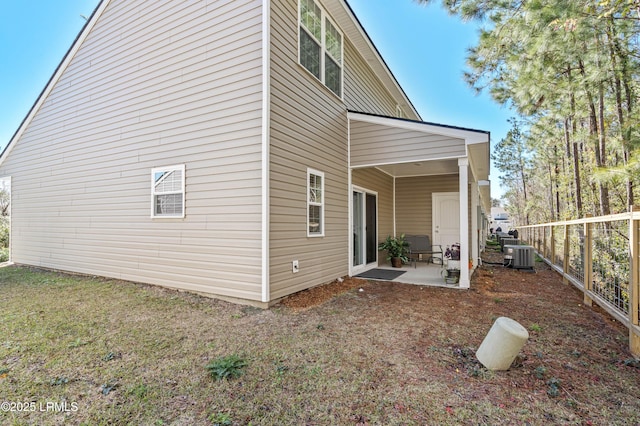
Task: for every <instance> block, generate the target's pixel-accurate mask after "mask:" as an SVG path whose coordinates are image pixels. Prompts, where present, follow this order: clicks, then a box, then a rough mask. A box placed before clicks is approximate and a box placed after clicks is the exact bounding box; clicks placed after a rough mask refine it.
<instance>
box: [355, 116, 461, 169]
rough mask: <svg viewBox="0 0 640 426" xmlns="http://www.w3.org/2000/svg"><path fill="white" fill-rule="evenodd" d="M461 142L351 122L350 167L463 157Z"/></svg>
mask: <svg viewBox="0 0 640 426" xmlns="http://www.w3.org/2000/svg"><path fill="white" fill-rule="evenodd" d="M465 153H466V151H465V142H464V140H462V139H452V138H451V137H449V136H441V135H436V134H425V133H422V132H417V131H414V130H407V129H402V128H399V127H398V128H396V127H389V126H382V125H377V124H371V123H366V122H359V121H352V122H351V166H353V167H358V166H366V165H371V164H391V163H406V162H411V161H416V160H430V159H440V158H457V157H461V156H465V155H466V154H465Z"/></svg>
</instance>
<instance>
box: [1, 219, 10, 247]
mask: <svg viewBox="0 0 640 426" xmlns="http://www.w3.org/2000/svg"><path fill="white" fill-rule="evenodd" d="M0 247H2V248H7V247H9V217H7V216H0Z"/></svg>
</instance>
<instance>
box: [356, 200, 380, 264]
mask: <svg viewBox="0 0 640 426" xmlns="http://www.w3.org/2000/svg"><path fill="white" fill-rule="evenodd" d="M352 196H353V218H352V219H353V257H352V265H353V268H354V270H355V271H358V270H364V269H366V267H367V265H371V264H373V265H375V264H376V263H377V261H378V223H377V218H378V212H377V208H378V207H377V206H378V201H377V195H376V194H375V193H371V192H367V191H365V190H359V189H354V190H353V194H352Z"/></svg>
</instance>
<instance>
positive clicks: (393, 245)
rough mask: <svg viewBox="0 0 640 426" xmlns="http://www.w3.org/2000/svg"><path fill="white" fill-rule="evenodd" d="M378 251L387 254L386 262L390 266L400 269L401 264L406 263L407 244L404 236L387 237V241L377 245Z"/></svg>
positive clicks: (407, 260)
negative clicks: (387, 261)
mask: <svg viewBox="0 0 640 426" xmlns="http://www.w3.org/2000/svg"><path fill="white" fill-rule="evenodd" d="M378 250H380V251H386V252H387V260H390V261H391V266H393V267H394V268H400V267H401V266H402V264H403V263H408V262H409V258H408V257H407V254H408V253H409V243H408V242H407V241H406V240H405V239H404V234H402V235H400V236H399V237H392V236H391V235H389V236H387V239H386V240H384V241H383V242H381V243H380V244H379V245H378Z"/></svg>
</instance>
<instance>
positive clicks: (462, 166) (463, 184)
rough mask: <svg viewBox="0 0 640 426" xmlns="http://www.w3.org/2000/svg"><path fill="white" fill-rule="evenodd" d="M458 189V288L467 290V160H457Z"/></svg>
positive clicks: (468, 281)
mask: <svg viewBox="0 0 640 426" xmlns="http://www.w3.org/2000/svg"><path fill="white" fill-rule="evenodd" d="M458 169H459V174H458V180H459V187H460V288H469V286H470V280H469V159H468V158H458Z"/></svg>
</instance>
